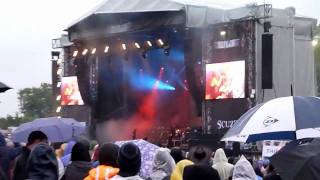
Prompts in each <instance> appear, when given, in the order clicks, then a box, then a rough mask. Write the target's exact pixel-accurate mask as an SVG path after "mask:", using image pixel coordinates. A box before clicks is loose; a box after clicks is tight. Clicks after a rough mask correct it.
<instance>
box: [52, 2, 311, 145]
mask: <svg viewBox="0 0 320 180" xmlns="http://www.w3.org/2000/svg"><path fill="white" fill-rule="evenodd" d="M150 2H152V3H150ZM266 10H268V11H266ZM270 12H273V15H274V17H273V16H272V14H268V13H270ZM253 13H255V14H254V15H252V14H253ZM289 20H290V21H292V22H294V23H293V25H292V24H291V26H292V27H293V28H292V29H287V28H282V26H283V27H285V25H288V24H287V23H288V22H289ZM300 21H301V22H303V23H307V26H304V27H300V25H301V22H300ZM268 22H271V26H270V27H269V26H268V25H269V24H268ZM299 23H300V24H299ZM313 25H314V20H313V19H307V18H306V19H302V18H299V19H298V18H296V17H295V15H294V12H293V11H292V10H290V9H287V10H274V11H272V8H271V7H270V5H262V6H252V7H249V6H248V7H244V8H238V9H233V10H221V9H217V8H212V7H203V6H195V5H189V4H181V3H177V2H173V1H164V0H152V1H150V0H136V1H135V3H133V5H132V6H128V5H127V2H126V1H125V0H109V1H106V2H105V3H104V4H102V5H101V6H99V7H98V8H96V9H95V10H93V11H92V12H90V13H89V15H88V16H85V17H84V18H82V19H81V20H79V21H77V22H76V23H74V24H72V25H71V26H70V27H69V28H68V29H67V31H68V40H69V41H70V42H69V43H65V44H63V43H61V42H60V45H58V46H57V47H60V48H63V61H62V62H60V63H58V62H55V61H54V62H53V65H54V66H57V67H54V68H58V69H59V68H60V69H61V68H63V73H62V75H61V76H59V78H58V80H55V78H54V77H55V76H56V74H55V72H54V73H53V86H54V87H57V85H58V88H57V90H56V94H59V92H60V91H61V97H60V98H61V105H62V110H61V114H62V116H68V117H75V118H76V119H80V120H85V121H87V124H88V125H89V127H90V128H89V129H90V132H91V135H93V136H94V137H96V138H97V139H98V140H99V141H105V140H118V139H131V138H148V140H150V141H153V142H156V143H160V142H163V141H166V140H167V139H168V136H172V135H174V134H177V133H173V132H174V131H176V130H177V129H179V130H180V131H182V132H185V133H187V132H186V129H188V130H190V128H192V127H202V130H201V133H205V134H213V135H214V136H215V137H216V138H215V139H216V140H217V139H219V137H220V136H222V135H223V134H224V133H225V132H226V130H227V129H228V128H229V127H230V126H232V124H233V123H234V122H235V120H236V119H238V118H239V117H240V116H241V115H242V114H243V113H244V112H245V111H247V110H248V109H249V108H251V107H252V106H254V105H255V104H257V103H260V102H264V101H265V100H268V99H271V98H274V97H276V96H287V95H290V94H291V93H290V92H293V91H294V93H295V95H298V94H299V95H312V93H314V91H308V90H306V89H309V90H310V89H312V88H314V84H310V81H308V80H310V79H312V78H313V75H312V76H311V75H305V76H303V78H301V79H294V78H293V77H294V76H295V74H294V73H293V72H294V71H295V70H296V69H294V68H296V67H297V66H299V68H302V69H304V70H308V71H312V72H313V70H311V66H310V63H311V61H312V60H311V59H312V56H311V54H310V51H309V50H310V49H308V48H309V46H308V43H310V45H311V42H310V40H309V39H312V34H308V33H306V32H304V31H303V32H302V31H300V29H303V28H309V29H312V26H313ZM269 30H270V32H268V31H269ZM297 32H299V33H300V34H299V38H300V39H299V38H295V37H296V36H298V35H297V34H296V33H297ZM310 32H311V31H310ZM263 34H264V35H263ZM272 34H273V36H274V37H276V38H274V37H272ZM301 38H302V39H303V40H301ZM62 39H63V38H62ZM62 39H60V40H62ZM272 40H273V41H272ZM56 41H58V40H56ZM284 46H286V48H285V49H284V48H283V47H284ZM297 46H299V47H304V48H305V50H302V51H300V53H296V50H295V48H297ZM262 47H264V48H262ZM262 49H265V50H267V51H264V52H262ZM272 50H273V51H274V52H273V51H272ZM289 54H290V55H289ZM303 54H304V55H306V56H305V57H310V58H308V59H307V60H305V62H309V63H301V62H300V61H294V62H293V61H292V57H295V58H296V59H298V58H301V57H303V56H302V55H303ZM262 57H264V58H262ZM292 68H293V69H292ZM301 86H304V87H309V88H304V89H302V88H300V87H301ZM290 89H291V91H290ZM274 92H276V93H274ZM60 98H59V100H60ZM79 98H80V99H79ZM57 99H58V98H57ZM189 133H190V132H189ZM178 134H179V133H178ZM181 135H182V136H184V135H183V134H181Z"/></svg>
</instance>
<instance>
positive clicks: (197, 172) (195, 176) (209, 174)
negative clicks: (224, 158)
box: [183, 164, 220, 180]
mask: <svg viewBox="0 0 320 180" xmlns="http://www.w3.org/2000/svg"><path fill="white" fill-rule="evenodd" d="M200 179H201V180H202V179H203V180H220V177H219V174H218V172H217V171H216V170H215V169H213V168H212V167H211V166H208V165H203V164H199V165H190V166H187V167H185V168H184V172H183V180H200Z"/></svg>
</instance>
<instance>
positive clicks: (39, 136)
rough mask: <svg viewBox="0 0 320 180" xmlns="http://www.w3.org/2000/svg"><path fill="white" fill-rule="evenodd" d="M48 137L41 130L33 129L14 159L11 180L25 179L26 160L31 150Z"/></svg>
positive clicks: (44, 141)
mask: <svg viewBox="0 0 320 180" xmlns="http://www.w3.org/2000/svg"><path fill="white" fill-rule="evenodd" d="M47 141H48V137H47V136H46V135H45V134H44V133H43V132H41V131H33V132H31V133H30V134H29V136H28V142H27V144H26V146H25V147H22V152H21V154H20V155H19V156H18V157H17V158H16V159H15V163H14V168H13V176H12V180H25V179H26V178H27V169H26V165H27V161H28V158H29V155H30V152H31V150H32V149H33V148H34V147H35V146H36V145H37V144H39V143H46V142H47Z"/></svg>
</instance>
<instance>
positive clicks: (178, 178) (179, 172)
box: [170, 159, 193, 180]
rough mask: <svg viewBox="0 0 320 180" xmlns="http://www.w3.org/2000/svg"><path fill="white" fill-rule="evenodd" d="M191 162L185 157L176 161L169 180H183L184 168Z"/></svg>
mask: <svg viewBox="0 0 320 180" xmlns="http://www.w3.org/2000/svg"><path fill="white" fill-rule="evenodd" d="M192 164H193V162H192V161H190V160H186V159H185V160H181V161H180V162H178V163H177V165H176V167H175V168H174V170H173V172H172V174H171V178H170V180H183V171H184V168H185V167H187V166H189V165H192Z"/></svg>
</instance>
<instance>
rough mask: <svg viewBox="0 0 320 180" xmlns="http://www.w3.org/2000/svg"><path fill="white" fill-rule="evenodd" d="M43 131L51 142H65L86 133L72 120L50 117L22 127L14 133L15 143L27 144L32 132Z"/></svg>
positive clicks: (79, 124) (83, 127)
mask: <svg viewBox="0 0 320 180" xmlns="http://www.w3.org/2000/svg"><path fill="white" fill-rule="evenodd" d="M37 130H38V131H42V132H43V133H45V134H46V135H47V136H48V138H49V141H50V142H65V141H68V140H70V139H71V138H73V137H75V136H78V135H80V134H83V133H85V126H83V125H82V124H81V123H79V122H78V121H76V120H74V119H72V118H58V117H48V118H40V119H36V120H34V121H32V122H28V123H24V124H22V125H20V126H19V127H18V128H17V129H16V130H15V131H13V133H12V140H13V142H27V138H28V136H29V134H30V133H31V132H32V131H37Z"/></svg>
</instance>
